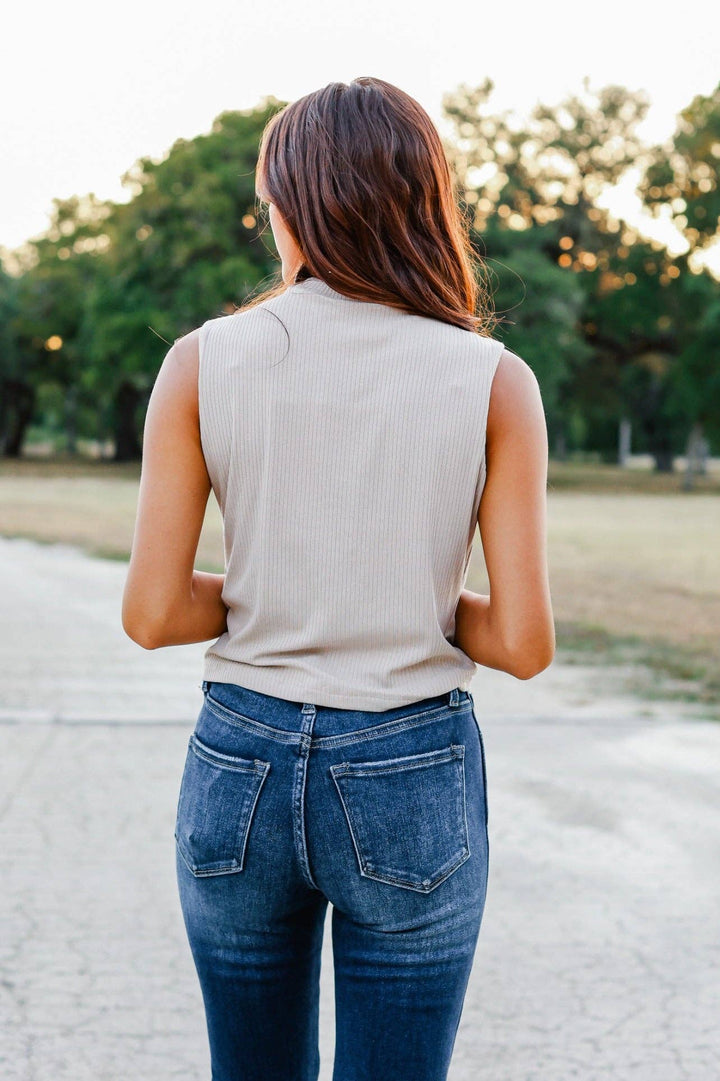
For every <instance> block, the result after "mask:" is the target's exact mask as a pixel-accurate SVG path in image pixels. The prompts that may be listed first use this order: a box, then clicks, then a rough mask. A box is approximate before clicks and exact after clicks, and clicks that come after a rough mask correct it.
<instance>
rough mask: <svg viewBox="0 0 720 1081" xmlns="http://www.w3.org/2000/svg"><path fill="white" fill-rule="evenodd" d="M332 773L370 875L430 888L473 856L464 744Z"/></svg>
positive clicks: (395, 883) (345, 764) (363, 866)
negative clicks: (467, 807) (468, 823)
mask: <svg viewBox="0 0 720 1081" xmlns="http://www.w3.org/2000/svg"><path fill="white" fill-rule="evenodd" d="M330 773H331V774H332V778H333V780H334V782H335V787H336V788H337V791H338V794H339V796H340V802H341V803H342V806H343V810H344V812H345V817H346V819H347V823H348V827H349V829H350V835H351V837H352V841H353V845H354V847H355V854H356V856H357V861H358V865H359V868H360V874H361V875H363V876H364V877H365V878H373V879H376V880H377V881H378V882H386V883H388V884H390V885H393V886H402V887H404V888H405V889H410V890H417V891H418V892H420V893H430V891H431V890H434V889H435V888H436V886H439V885H440V883H441V882H444V881H445V879H446V878H448V877H449V876H450V875H451V874H452V873H453V871H455V870H457V868H458V867H460V865H461V864H463V863H464V862H465V860H466V859H467V858H468V857H469V855H470V846H469V842H468V828H467V818H466V814H465V747H464V746H463V745H462V744H451V746H449V747H444V748H441V749H440V750H437V751H428V752H426V753H424V754H415V755H407V756H406V757H404V758H392V759H386V760H385V761H380V762H340V763H338V764H337V765H334V766H331V767H330Z"/></svg>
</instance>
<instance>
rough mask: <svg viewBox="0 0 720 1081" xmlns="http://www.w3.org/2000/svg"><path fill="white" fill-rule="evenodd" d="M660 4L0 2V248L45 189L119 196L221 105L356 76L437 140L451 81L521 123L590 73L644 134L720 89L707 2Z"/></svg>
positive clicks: (25, 223) (42, 204) (18, 232)
mask: <svg viewBox="0 0 720 1081" xmlns="http://www.w3.org/2000/svg"><path fill="white" fill-rule="evenodd" d="M664 10H665V14H663V8H662V7H657V6H656V7H652V8H648V6H647V5H646V4H644V3H643V4H641V3H639V2H636V0H605V2H604V3H603V4H602V5H598V4H597V3H593V4H586V3H582V2H579V0H575V2H574V3H565V2H558V0H556V2H555V3H553V4H549V3H548V4H540V3H537V0H535V2H533V3H530V2H528V0H515V2H514V3H513V4H499V3H497V2H494V3H492V4H490V3H488V4H483V3H468V2H461V0H444V2H443V3H442V4H432V5H431V4H429V3H426V2H425V0H415V2H412V3H411V2H409V0H399V2H392V0H363V3H362V4H360V3H354V4H343V3H342V0H340V2H338V0H304V2H303V3H302V4H300V3H298V2H297V0H268V3H267V4H259V3H257V2H256V3H253V4H244V3H235V4H230V3H227V2H224V3H222V4H221V3H219V2H218V0H204V2H203V3H202V4H201V3H197V2H196V3H188V2H187V0H173V3H167V2H165V0H162V2H154V0H144V2H140V0H125V2H124V3H123V4H121V5H117V4H110V5H102V6H99V5H98V4H97V3H92V4H91V3H90V2H89V0H66V2H65V3H63V4H50V3H49V0H42V2H38V0H28V2H25V3H23V4H21V5H12V6H11V7H10V8H9V10H8V12H6V14H5V16H4V19H3V23H4V26H3V36H2V42H1V43H0V135H1V137H2V144H1V148H2V157H3V159H4V160H3V168H2V170H0V246H1V247H5V248H6V249H13V248H15V247H17V246H19V245H20V244H21V243H22V242H23V241H24V240H25V239H27V238H29V237H33V236H36V235H37V234H39V233H40V232H42V231H43V230H44V229H45V228H46V227H47V225H48V220H49V218H48V215H49V212H50V210H51V208H52V200H53V197H59V198H67V197H69V196H71V195H75V194H77V195H84V194H87V193H88V192H94V193H95V194H96V195H97V196H99V197H100V198H104V199H107V198H109V199H114V200H124V199H127V198H128V194H129V193H128V192H127V191H126V190H125V189H124V188H123V187H122V186H121V183H120V177H121V175H122V173H123V172H125V171H126V170H127V169H129V168H130V166H131V165H132V164H133V163H134V162H135V161H136V160H137V159H138V158H139V157H141V156H146V155H148V156H151V157H155V158H159V157H161V156H163V154H164V153H165V152H166V151H167V150H168V149H169V148H170V146H171V144H172V143H173V141H174V140H175V139H177V138H181V137H182V138H188V139H189V138H193V137H194V136H195V135H198V134H201V133H203V132H206V131H208V130H209V129H210V126H211V124H212V121H213V119H214V118H215V117H216V116H217V115H218V114H219V113H221V112H224V111H226V110H231V109H249V108H252V107H253V106H255V105H257V104H259V103H260V102H261V101H262V99H263V98H265V97H266V96H268V95H273V96H275V97H276V98H278V99H280V100H284V101H291V100H294V99H295V98H298V97H301V96H302V95H303V94H306V93H308V92H310V91H311V90H315V89H317V88H319V87H321V86H324V85H325V84H326V83H328V82H331V81H334V80H338V81H342V82H349V81H350V80H351V79H353V78H355V77H357V76H361V75H373V76H376V77H379V78H382V79H386V80H388V81H389V82H392V83H394V84H396V85H397V86H399V87H401V88H402V89H403V90H405V91H406V92H408V93H409V94H412V96H413V97H415V98H416V99H417V100H418V101H419V102H420V103H421V104H422V105H423V106H424V108H425V109H426V110H427V112H428V113H429V114H430V116H431V117H432V118H433V120H434V121H435V123H436V124H437V126H438V127H439V128H440V130H441V132H442V133H443V134H449V130H450V129H449V128H448V127H447V126H445V125H444V122H443V119H442V108H441V103H442V97H443V95H444V94H446V93H449V92H451V91H452V90H454V89H456V88H457V87H458V86H460V85H461V84H463V83H465V84H467V85H469V86H477V85H479V84H480V83H481V82H482V81H483V80H484V79H485V78H486V77H490V78H491V79H492V80H493V82H494V83H495V87H496V90H495V94H494V97H493V99H492V100H493V102H494V103H495V104H496V105H497V107H498V108H499V109H512V110H515V111H517V112H518V113H519V114H520V115H523V114H524V113H526V112H527V111H529V110H530V109H531V108H532V106H533V105H534V104H535V103H536V102H537V101H543V102H545V103H546V104H554V103H556V102H558V101H560V100H561V99H562V98H563V97H564V96H566V95H568V94H570V93H574V92H579V91H580V90H581V87H582V79H583V77H584V76H588V77H589V79H590V86H591V88H599V87H600V86H604V85H608V84H610V83H616V84H622V85H624V86H627V87H628V88H629V89H632V90H640V89H642V90H645V91H646V93H647V94H648V95H649V97H650V99H651V102H652V105H651V109H650V112H649V115H648V118H647V120H646V122H645V124H644V125H643V128H642V129H641V131H642V132H643V134H644V135H645V136H646V138H648V139H649V140H651V141H653V142H660V141H662V140H664V139H665V138H666V137H668V136H669V135H670V134H671V132H672V131H673V129H674V126H675V117H676V114H677V113H678V112H679V111H680V109H682V108H683V107H684V106H685V105H686V104H688V103H689V102H690V101H691V100H692V98H693V97H694V96H695V95H696V94H709V93H711V92H712V90H713V89H714V87H715V86H716V85H717V83H718V81H720V64H719V63H718V58H717V48H716V46H717V41H718V40H719V39H720V6H716V7H715V10H714V12H712V11H711V10H709V9H705V10H702V12H701V9H698V8H693V7H690V8H688V9H687V15H685V14H683V13H681V12H679V11H678V9H677V8H675V9H674V13H673V14H671V12H670V9H669V8H665V9H664ZM628 199H630V202H628ZM630 204H631V197H629V196H625V201H624V202H623V200H622V198H621V201H620V209H622V208H623V207H625V208H628V209H629V208H630ZM613 209H615V208H613Z"/></svg>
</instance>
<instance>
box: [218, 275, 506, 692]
mask: <svg viewBox="0 0 720 1081" xmlns="http://www.w3.org/2000/svg"><path fill="white" fill-rule="evenodd" d="M502 351H503V345H502V343H501V342H498V341H495V340H493V339H491V338H487V337H481V336H480V335H478V334H475V333H473V332H472V331H467V330H462V329H461V328H459V327H454V326H451V325H450V324H449V323H443V322H441V321H439V320H436V319H431V318H429V317H425V316H420V315H413V314H410V313H405V312H400V311H397V310H396V309H394V308H391V307H389V306H387V305H385V304H374V303H371V302H368V301H360V300H354V299H351V298H349V297H345V296H344V295H343V294H341V293H338V292H336V291H335V290H334V289H332V288H331V287H330V286H329V285H328V284H327V283H326V282H324V281H321V280H320V279H319V278H307V279H305V280H304V281H302V282H299V283H298V284H297V285H293V286H291V287H290V288H289V289H287V290H286V292H284V293H283V294H282V295H280V296H277V297H273V298H271V299H270V300H267V301H264V302H263V303H261V304H259V305H257V306H256V307H254V308H249V309H247V310H246V311H244V312H243V311H240V312H238V313H236V314H234V315H227V316H220V317H218V318H214V319H209V320H208V321H207V322H206V323H204V324H203V325H202V327H201V330H200V370H199V383H198V391H199V410H200V433H201V440H202V448H203V453H204V455H205V460H206V463H207V468H208V472H209V474H210V478H211V481H212V486H213V490H214V492H215V495H216V497H217V500H218V503H219V505H220V509H221V511H222V514H223V521H224V545H225V584H224V588H223V594H222V596H223V600H224V602H225V604H226V605H227V606H228V608H229V612H228V630H227V632H226V633H224V634H222V635H220V637H219V638H218V639H217V641H215V642H213V643H212V645H210V646H209V647H208V649H207V650H206V652H205V658H204V668H203V674H204V678H205V679H206V680H215V681H218V682H223V683H236V684H239V685H240V686H244V687H248V688H249V689H251V690H254V691H260V692H261V693H264V694H269V695H275V696H276V697H278V698H286V699H289V700H291V701H295V702H301V703H302V702H313V703H315V704H316V705H320V706H335V707H338V708H340V709H354V710H363V711H364V710H369V711H380V710H384V709H390V708H393V707H395V706H399V705H405V704H408V703H411V702H415V701H419V700H421V699H423V698H429V697H431V696H434V695H439V694H444V693H445V692H447V691H449V690H451V689H452V688H453V687H460V688H462V689H463V690H465V689H467V687H468V686H469V683H470V679H471V678H472V676H473V675H474V674H475V671H476V668H477V666H476V664H475V663H474V662H473V661H472V660H470V658H469V657H468V656H467V655H466V654H465V653H463V652H462V650H461V649H459V648H458V647H456V646H455V645H453V635H454V631H455V618H454V616H455V608H456V605H457V601H458V597H459V595H460V592H461V590H462V589H463V586H464V583H465V577H466V573H467V565H468V561H469V558H470V552H471V547H472V543H473V537H474V533H475V525H476V521H477V513H478V506H479V503H480V496H481V494H482V490H483V486H484V483H485V432H486V422H487V413H488V404H489V398H490V386H491V382H492V379H493V376H494V373H495V370H496V368H497V364H498V361H499V359H500V355H501V353H502Z"/></svg>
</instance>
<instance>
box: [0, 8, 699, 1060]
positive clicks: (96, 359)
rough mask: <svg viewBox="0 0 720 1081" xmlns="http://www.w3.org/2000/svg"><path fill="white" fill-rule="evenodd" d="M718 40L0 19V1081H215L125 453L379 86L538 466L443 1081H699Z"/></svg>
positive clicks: (138, 17) (214, 553) (231, 11)
mask: <svg viewBox="0 0 720 1081" xmlns="http://www.w3.org/2000/svg"><path fill="white" fill-rule="evenodd" d="M718 40H720V8H713V9H709V8H689V9H687V10H674V11H673V13H672V14H671V13H670V12H669V10H668V9H663V8H662V7H658V8H653V9H650V8H648V7H647V5H641V4H637V3H632V2H628V0H606V2H605V3H604V4H603V5H601V6H598V5H596V4H593V5H584V4H578V3H577V2H573V3H572V4H571V3H566V2H559V3H555V4H553V5H552V6H548V5H537V4H531V3H530V2H529V0H516V2H515V3H514V4H512V5H477V4H475V5H469V4H467V3H463V2H460V0H446V2H445V3H444V4H443V5H442V7H441V8H437V7H436V6H434V5H430V4H429V3H427V2H422V0H421V2H413V3H410V2H409V0H398V2H395V3H392V4H389V5H388V4H385V3H384V2H381V0H366V2H365V3H364V4H363V5H362V6H361V7H360V8H358V6H357V5H338V4H335V3H331V2H330V0H307V2H306V3H304V4H302V5H300V4H295V3H290V0H275V2H274V3H273V4H271V5H267V6H265V5H254V6H252V7H251V6H248V5H227V4H220V3H218V0H206V2H205V3H204V4H202V5H200V4H190V3H187V2H185V0H179V2H174V3H173V4H170V3H168V2H158V3H147V2H146V0H143V2H142V3H141V2H140V0H126V2H125V3H124V4H123V5H122V6H112V5H111V6H109V7H108V6H105V7H104V8H102V9H99V8H98V6H97V5H91V4H90V3H89V0H68V2H67V3H65V4H62V5H54V6H51V5H48V4H45V3H38V2H37V0H28V2H26V3H24V4H22V5H19V6H18V5H15V6H14V7H13V9H12V11H11V12H9V13H7V14H6V15H5V17H4V24H3V38H2V42H1V43H0V50H1V56H2V63H0V130H1V132H2V144H1V146H2V155H3V168H2V170H0V595H2V604H0V658H1V660H2V676H3V678H2V681H0V724H1V725H2V736H3V754H2V756H0V831H1V832H0V845H1V846H2V851H3V882H2V890H0V899H1V904H2V913H1V914H0V921H1V922H2V926H3V928H4V932H6V933H4V934H3V935H2V936H0V977H1V978H0V1026H2V1031H3V1039H2V1041H0V1044H1V1046H0V1074H2V1076H3V1079H7V1081H105V1079H107V1081H125V1079H126V1078H127V1079H129V1078H133V1079H135V1078H144V1079H147V1081H151V1079H152V1081H171V1079H174V1078H182V1079H183V1081H190V1079H193V1081H202V1079H203V1078H207V1077H208V1076H209V1073H210V1070H209V1062H208V1048H207V1041H206V1035H205V1023H204V1014H203V1006H202V1001H201V996H200V989H199V986H198V984H197V981H196V979H195V973H194V971H193V966H192V960H191V957H190V954H189V950H188V947H187V943H186V941H185V937H184V928H183V925H182V918H181V914H180V910H179V904H178V899H177V894H176V886H175V880H174V859H175V851H174V840H173V822H174V815H175V805H176V799H177V794H178V786H179V783H180V777H181V773H182V770H183V763H184V761H185V754H186V746H187V740H188V736H189V734H190V732H191V731H192V727H193V724H194V722H195V718H196V716H197V712H198V710H199V708H200V699H201V694H200V690H199V686H200V680H201V666H202V656H203V652H204V650H205V648H206V646H207V643H198V644H192V645H187V646H180V647H175V648H173V649H161V650H155V651H145V650H143V649H142V648H141V647H139V646H137V645H136V644H135V643H134V642H132V641H131V640H130V639H128V638H127V636H126V635H125V634H124V632H123V631H122V627H121V622H120V602H121V595H122V589H123V586H124V581H125V574H126V563H127V559H128V556H129V553H130V547H131V543H132V536H133V527H134V520H135V511H136V505H137V496H138V483H139V477H140V460H141V453H142V432H143V423H144V417H145V411H146V408H147V402H148V398H149V395H150V392H151V390H152V387H153V383H154V380H155V378H156V375H157V372H158V370H159V368H160V365H161V363H162V361H163V359H164V357H165V355H166V353H167V350H168V347H169V344H170V343H171V342H172V341H173V340H174V339H175V338H177V337H179V336H180V335H182V334H184V333H185V332H187V331H189V330H191V329H193V328H195V327H197V326H199V325H200V324H202V323H203V322H204V321H205V320H206V319H209V318H212V317H214V316H217V315H220V314H222V313H229V312H232V311H234V310H235V308H236V307H237V306H239V305H241V304H242V302H243V300H244V299H245V298H246V297H247V296H248V295H249V294H251V293H254V292H255V291H258V290H261V289H263V288H265V287H266V286H268V285H269V284H271V283H272V282H273V281H275V280H276V279H277V277H278V276H279V263H278V261H277V258H276V252H275V249H274V246H273V239H272V233H271V230H270V228H269V226H268V224H267V222H265V221H263V220H258V218H257V216H256V202H255V196H254V179H255V177H254V173H255V164H256V158H257V150H258V144H259V140H260V136H261V133H262V130H263V127H264V125H265V123H266V122H267V120H268V118H269V117H270V116H271V115H272V114H273V112H274V111H276V110H277V109H279V108H281V107H282V105H283V104H284V103H285V102H287V101H292V100H294V99H296V98H297V97H300V96H301V95H303V94H305V93H307V92H309V91H311V90H315V89H317V88H318V87H320V86H323V85H325V84H326V83H328V82H330V81H334V80H339V81H343V82H348V81H350V80H351V79H352V78H354V77H357V76H361V75H374V76H378V77H381V78H384V79H386V80H388V81H390V82H392V83H395V84H396V85H398V86H400V87H401V88H402V89H404V90H405V91H407V92H408V93H410V94H412V95H413V96H414V97H415V98H417V100H418V101H419V102H420V103H421V104H422V105H423V106H424V107H425V108H426V110H427V111H428V113H429V114H430V115H431V117H432V118H433V120H434V121H435V123H436V124H437V126H438V129H439V131H440V133H441V135H442V138H443V140H444V142H445V145H446V148H447V153H448V156H449V159H450V161H451V164H452V168H453V170H454V173H455V178H456V182H457V191H458V197H459V199H460V200H461V204H462V210H463V213H464V214H465V215H466V216H467V220H468V222H469V224H470V225H471V232H472V240H473V244H474V245H475V247H476V249H477V252H478V254H479V255H480V256H482V258H483V259H484V261H485V265H486V269H487V274H488V279H489V286H490V289H491V292H492V294H493V300H494V305H495V309H496V312H497V318H498V324H497V328H496V330H495V336H496V337H498V338H499V339H501V340H502V341H503V342H504V343H505V344H506V345H507V346H508V347H509V348H511V349H513V350H514V351H516V352H517V353H518V354H519V355H520V356H522V357H523V358H524V359H525V360H526V361H527V363H528V364H529V365H530V366H531V367H532V368H533V370H534V371H535V373H536V375H537V377H538V380H539V383H540V386H541V390H542V396H543V400H544V404H545V410H546V417H547V425H548V434H549V441H550V466H549V480H548V533H549V537H548V540H549V544H548V558H549V564H550V566H549V570H550V585H551V592H552V598H553V607H554V613H555V619H556V627H557V641H558V650H557V654H556V658H555V660H554V662H553V664H552V665H551V666H550V667H549V668H548V669H547V670H546V671H544V672H542V673H540V675H539V676H538V677H536V678H535V679H533V680H531V681H518V680H515V679H514V678H513V677H511V676H509V675H507V674H505V673H501V672H497V671H494V670H490V669H487V668H482V667H480V668H479V670H478V674H477V676H476V679H475V680H473V694H474V700H475V703H476V709H477V717H478V719H479V722H480V723H481V725H482V731H483V733H484V739H485V746H486V748H487V770H488V786H489V806H490V818H489V829H490V851H491V857H490V866H491V873H490V883H489V892H488V898H487V908H486V914H485V916H484V922H483V932H482V934H481V937H480V946H479V954H478V959H477V962H476V964H475V967H474V969H473V975H472V980H471V984H470V987H469V991H468V996H467V999H466V1004H465V1009H464V1013H463V1018H462V1022H461V1025H460V1029H459V1031H458V1040H457V1045H456V1053H455V1056H454V1059H453V1065H452V1067H451V1072H450V1075H449V1081H498V1078H500V1077H502V1078H520V1077H523V1078H528V1079H529V1078H533V1079H537V1081H566V1079H568V1081H569V1079H571V1078H581V1079H582V1081H600V1079H601V1078H607V1077H612V1078H613V1079H614V1081H676V1079H679V1078H681V1077H682V1078H683V1079H685V1081H708V1079H709V1078H712V1077H716V1076H718V1063H720V1046H718V1029H717V1023H716V1020H715V1015H716V1012H717V1010H716V1005H715V1003H716V1001H717V973H718V971H720V953H719V950H720V943H719V941H718V936H717V925H718V912H719V911H720V898H718V884H719V883H720V843H719V841H720V838H719V837H718V816H717V807H718V798H719V796H720V793H719V792H718V777H720V728H719V727H718V725H717V724H716V723H714V722H717V721H718V720H720V242H719V240H718V215H719V212H720V189H719V182H718V163H719V162H720V65H719V64H718V51H717V42H718ZM196 566H197V567H198V568H199V569H204V570H210V571H216V572H222V571H223V569H224V567H223V544H222V535H221V520H220V514H219V510H218V507H217V504H216V502H215V499H214V497H213V496H211V497H210V500H209V503H208V507H207V512H206V519H205V524H204V529H203V533H202V537H201V540H200V545H199V549H198V553H197V561H196ZM467 584H468V587H469V588H470V589H474V590H477V591H481V592H486V591H487V588H488V583H487V576H486V573H485V567H484V563H483V557H482V547H481V544H480V543H479V537H478V536H476V543H475V546H474V550H473V557H472V560H471V563H470V567H469V574H468V582H467ZM469 795H470V794H469ZM323 950H324V953H325V956H324V958H323V969H322V972H323V976H322V984H321V1023H320V1034H321V1048H322V1069H321V1075H320V1076H321V1081H330V1076H331V1072H332V1044H333V985H332V979H333V969H332V958H331V956H330V954H329V950H330V930H329V928H327V929H326V932H325V942H324V946H323Z"/></svg>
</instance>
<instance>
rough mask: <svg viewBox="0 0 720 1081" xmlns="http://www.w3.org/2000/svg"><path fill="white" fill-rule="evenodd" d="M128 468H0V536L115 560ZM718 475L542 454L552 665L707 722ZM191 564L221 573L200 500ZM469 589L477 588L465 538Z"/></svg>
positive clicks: (717, 696) (477, 556)
mask: <svg viewBox="0 0 720 1081" xmlns="http://www.w3.org/2000/svg"><path fill="white" fill-rule="evenodd" d="M139 477H140V466H139V463H129V464H119V463H118V464H116V463H110V462H94V461H87V462H80V463H78V462H75V461H71V460H68V459H65V460H63V459H61V458H58V459H55V460H53V461H42V460H34V459H28V460H20V461H7V460H5V461H1V462H0V508H2V509H1V510H0V531H1V532H2V534H3V535H5V536H23V537H31V538H33V539H35V540H38V541H43V542H46V543H55V542H58V541H60V542H64V543H68V544H74V545H78V546H79V547H81V548H83V549H84V550H86V551H88V552H89V553H91V554H94V555H99V556H103V557H105V558H110V559H119V560H127V558H128V556H129V553H130V548H131V545H132V535H133V528H134V522H135V512H136V507H137V493H138V481H139ZM718 496H720V477H718V475H717V474H710V475H708V476H707V477H704V478H698V484H697V487H696V488H695V489H694V490H692V491H690V492H684V491H683V490H682V488H681V476H680V474H678V473H676V474H670V475H667V474H654V473H649V472H647V471H643V470H639V469H629V470H621V469H619V468H617V467H614V466H603V465H593V464H582V465H577V464H571V463H565V462H563V463H559V462H551V464H550V470H549V478H548V562H549V570H550V586H551V591H552V597H553V610H554V613H555V620H556V631H557V644H558V659H563V660H564V661H567V662H568V663H573V662H577V663H583V664H588V663H597V664H599V665H620V664H622V665H628V664H629V665H631V666H632V667H631V671H632V676H631V677H630V685H629V686H628V687H627V688H626V689H628V690H632V691H633V693H636V694H637V695H638V696H640V697H642V698H646V699H652V698H656V697H663V698H666V699H670V700H672V699H676V700H683V701H691V702H698V703H702V704H704V705H707V706H708V707H709V709H710V710H711V711H713V710H715V711H716V713H717V716H718V719H720V544H718V538H720V498H718ZM196 566H197V567H198V568H199V569H202V570H208V571H216V572H222V570H223V542H222V520H221V517H220V512H219V509H218V507H217V504H216V502H215V500H214V498H212V497H211V499H210V501H209V503H208V507H207V511H206V515H205V524H204V527H203V531H202V536H201V539H200V544H199V546H198V554H197V559H196ZM468 588H470V589H474V590H477V591H480V592H487V590H488V583H487V575H486V572H485V566H484V560H483V555H482V544H481V542H480V537H479V534H476V541H475V546H474V549H473V554H472V558H471V561H470V567H469V572H468Z"/></svg>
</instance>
